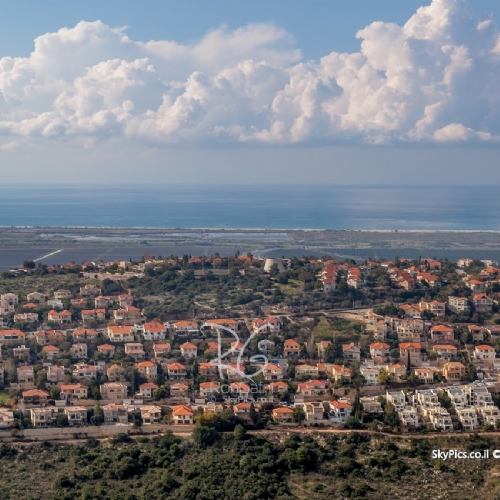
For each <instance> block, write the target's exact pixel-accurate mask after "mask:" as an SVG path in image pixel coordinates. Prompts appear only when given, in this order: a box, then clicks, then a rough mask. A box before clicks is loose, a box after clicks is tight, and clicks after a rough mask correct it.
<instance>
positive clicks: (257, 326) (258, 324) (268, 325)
mask: <svg viewBox="0 0 500 500" xmlns="http://www.w3.org/2000/svg"><path fill="white" fill-rule="evenodd" d="M249 327H250V328H249V330H250V331H251V332H252V333H279V332H280V331H281V329H282V328H283V323H282V322H281V321H280V320H279V319H278V318H275V317H273V316H271V317H269V318H266V319H260V318H256V319H254V320H253V321H251V322H250V325H249Z"/></svg>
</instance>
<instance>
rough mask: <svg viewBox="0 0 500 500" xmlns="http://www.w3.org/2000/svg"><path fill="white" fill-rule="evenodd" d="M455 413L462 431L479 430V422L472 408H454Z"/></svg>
mask: <svg viewBox="0 0 500 500" xmlns="http://www.w3.org/2000/svg"><path fill="white" fill-rule="evenodd" d="M455 413H456V415H457V417H458V421H459V422H460V423H461V424H462V429H463V430H464V431H475V430H477V429H479V421H478V418H477V413H476V410H475V409H474V408H455Z"/></svg>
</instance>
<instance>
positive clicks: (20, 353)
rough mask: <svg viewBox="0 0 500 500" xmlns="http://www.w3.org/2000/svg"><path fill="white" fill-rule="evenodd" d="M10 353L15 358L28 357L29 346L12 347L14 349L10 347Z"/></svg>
mask: <svg viewBox="0 0 500 500" xmlns="http://www.w3.org/2000/svg"><path fill="white" fill-rule="evenodd" d="M12 354H13V355H14V357H15V358H16V359H28V358H29V355H30V348H29V347H26V346H25V345H21V346H19V347H14V349H12Z"/></svg>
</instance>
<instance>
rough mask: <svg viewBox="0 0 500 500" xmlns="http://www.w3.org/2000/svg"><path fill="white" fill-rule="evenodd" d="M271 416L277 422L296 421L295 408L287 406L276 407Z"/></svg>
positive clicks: (288, 422) (291, 422) (289, 422)
mask: <svg viewBox="0 0 500 500" xmlns="http://www.w3.org/2000/svg"><path fill="white" fill-rule="evenodd" d="M271 418H272V419H273V422H276V423H277V424H293V423H294V422H295V419H294V416H293V410H292V409H291V408H286V407H278V408H274V410H273V411H272V413H271Z"/></svg>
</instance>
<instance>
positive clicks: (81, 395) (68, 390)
mask: <svg viewBox="0 0 500 500" xmlns="http://www.w3.org/2000/svg"><path fill="white" fill-rule="evenodd" d="M60 391H61V396H60V397H61V399H65V400H66V401H73V400H74V399H87V397H88V387H87V386H86V385H83V384H62V385H61V386H60Z"/></svg>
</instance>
